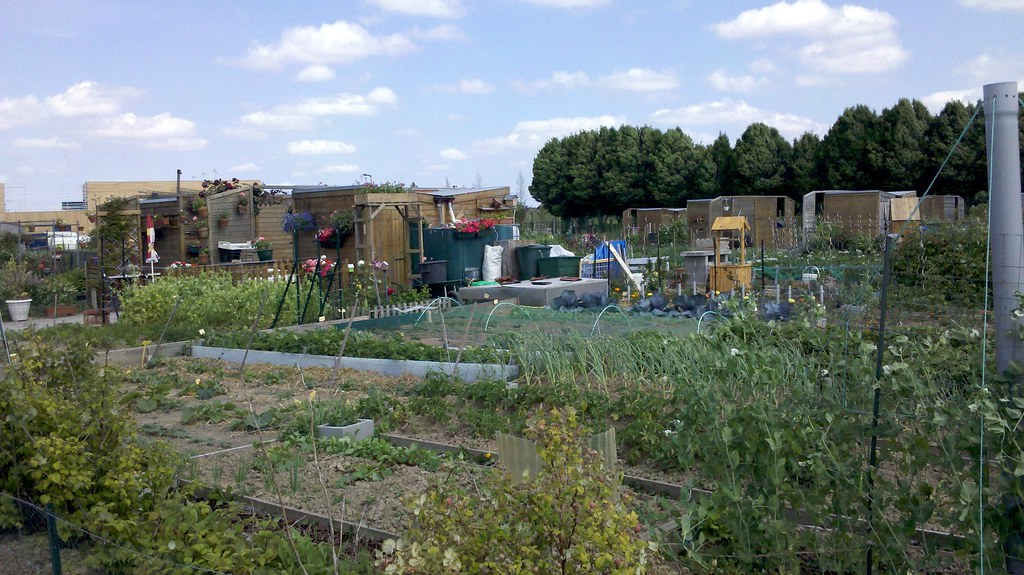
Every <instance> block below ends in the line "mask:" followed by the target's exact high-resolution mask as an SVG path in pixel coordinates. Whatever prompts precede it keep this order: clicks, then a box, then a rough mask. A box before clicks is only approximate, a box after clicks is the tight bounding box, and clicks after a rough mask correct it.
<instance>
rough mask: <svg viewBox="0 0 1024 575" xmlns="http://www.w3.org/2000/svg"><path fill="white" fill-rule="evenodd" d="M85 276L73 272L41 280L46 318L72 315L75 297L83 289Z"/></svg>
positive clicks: (74, 309)
mask: <svg viewBox="0 0 1024 575" xmlns="http://www.w3.org/2000/svg"><path fill="white" fill-rule="evenodd" d="M84 281H85V276H84V275H83V274H82V273H80V272H79V273H77V274H76V273H75V272H74V271H71V272H67V273H62V274H53V275H50V276H47V277H46V278H45V279H44V280H43V284H42V286H41V291H42V294H43V303H44V304H45V305H46V306H47V307H46V316H47V317H65V316H69V315H74V313H75V311H76V308H75V305H74V302H75V296H77V295H78V294H79V293H80V292H81V291H82V289H83V283H84Z"/></svg>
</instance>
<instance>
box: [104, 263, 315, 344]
mask: <svg viewBox="0 0 1024 575" xmlns="http://www.w3.org/2000/svg"><path fill="white" fill-rule="evenodd" d="M284 289H285V282H255V281H247V282H242V283H239V284H233V283H232V281H231V276H230V275H228V274H201V275H198V276H169V277H166V278H161V279H160V281H157V282H153V283H151V284H149V285H145V286H142V285H132V286H129V287H128V288H126V289H125V290H124V292H123V293H122V294H121V305H122V315H121V320H120V321H123V322H125V323H126V324H128V325H130V326H153V327H155V328H156V330H157V333H159V329H160V328H162V327H163V325H164V324H165V323H166V322H167V319H168V318H169V317H170V315H171V310H172V309H173V308H174V303H175V302H176V301H178V300H179V299H180V300H181V303H180V304H179V305H178V309H177V311H176V312H175V314H174V319H173V321H172V322H171V328H172V329H177V330H178V331H183V332H185V333H190V334H192V335H194V334H195V333H196V330H199V329H211V328H213V329H226V330H231V329H251V328H252V326H253V324H254V322H255V321H256V316H257V314H258V313H259V309H260V301H261V300H263V298H264V297H266V300H265V301H266V303H265V304H264V309H263V316H262V318H261V320H260V325H259V327H261V328H265V327H269V326H270V324H271V323H272V322H273V320H274V313H275V311H276V310H277V304H278V302H280V301H281V297H282V295H283V294H284ZM293 289H294V288H293ZM311 307H313V306H311ZM281 317H282V318H294V317H295V300H294V299H293V298H285V301H284V308H283V309H282V311H281Z"/></svg>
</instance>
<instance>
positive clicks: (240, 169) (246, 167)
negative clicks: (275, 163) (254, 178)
mask: <svg viewBox="0 0 1024 575" xmlns="http://www.w3.org/2000/svg"><path fill="white" fill-rule="evenodd" d="M228 171H229V172H231V173H232V174H243V173H245V174H251V173H253V172H258V171H260V167H259V166H257V165H256V164H254V163H252V162H246V163H244V164H238V165H236V166H231V167H230V168H228Z"/></svg>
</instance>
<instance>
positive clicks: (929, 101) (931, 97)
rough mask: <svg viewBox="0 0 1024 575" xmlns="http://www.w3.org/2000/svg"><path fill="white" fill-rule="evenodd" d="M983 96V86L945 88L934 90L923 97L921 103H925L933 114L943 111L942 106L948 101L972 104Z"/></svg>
mask: <svg viewBox="0 0 1024 575" xmlns="http://www.w3.org/2000/svg"><path fill="white" fill-rule="evenodd" d="M981 97H982V93H981V88H970V89H967V90H944V91H942V92H933V93H931V94H928V95H927V96H923V97H921V103H922V104H924V105H925V106H926V107H927V108H928V109H929V110H930V111H931V112H932V113H933V114H938V113H939V112H940V111H942V108H944V107H945V106H946V103H947V102H952V101H953V100H959V101H961V102H963V103H964V104H971V103H974V102H977V101H978V100H980V99H981Z"/></svg>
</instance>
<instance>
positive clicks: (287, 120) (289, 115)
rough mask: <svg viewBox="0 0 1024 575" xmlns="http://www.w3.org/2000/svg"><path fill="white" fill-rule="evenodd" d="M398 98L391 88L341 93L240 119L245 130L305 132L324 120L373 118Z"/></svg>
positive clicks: (277, 107) (310, 99) (307, 99)
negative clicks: (325, 118) (327, 117)
mask: <svg viewBox="0 0 1024 575" xmlns="http://www.w3.org/2000/svg"><path fill="white" fill-rule="evenodd" d="M397 102H398V97H397V96H396V95H395V93H394V92H393V91H392V90H391V89H390V88H374V89H373V90H370V92H368V93H367V94H366V95H365V96H364V95H360V94H348V93H341V94H338V95H336V96H326V97H322V98H305V99H302V100H299V101H298V102H295V103H293V104H286V105H281V106H276V107H274V108H273V109H272V110H270V111H259V112H251V113H249V114H246V115H244V116H242V118H241V122H242V123H243V124H245V125H247V126H251V127H257V128H263V129H275V130H307V129H309V128H311V127H313V125H314V123H315V121H316V118H318V117H323V116H373V115H375V114H376V113H377V112H378V111H379V110H380V108H381V107H382V106H390V105H394V104H396V103H397Z"/></svg>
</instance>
